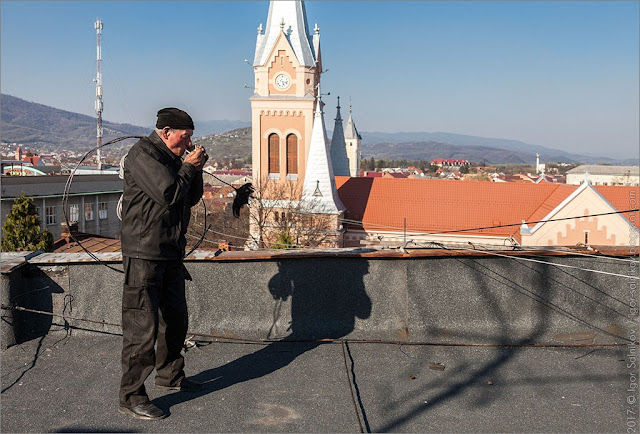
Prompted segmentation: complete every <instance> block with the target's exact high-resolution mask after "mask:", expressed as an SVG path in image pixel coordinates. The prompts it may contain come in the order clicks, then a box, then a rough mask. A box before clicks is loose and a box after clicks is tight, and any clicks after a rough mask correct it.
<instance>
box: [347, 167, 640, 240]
mask: <svg viewBox="0 0 640 434" xmlns="http://www.w3.org/2000/svg"><path fill="white" fill-rule="evenodd" d="M336 183H337V186H338V194H339V196H340V200H341V201H342V203H344V204H345V206H346V207H347V212H346V213H345V222H346V223H345V227H346V229H347V230H346V233H345V235H344V244H345V246H347V247H349V246H351V247H355V246H359V245H361V244H362V243H364V244H376V243H380V242H382V243H387V244H388V243H391V244H394V243H395V244H397V245H402V244H404V243H407V242H408V241H412V242H413V243H417V244H418V245H422V246H428V245H429V243H431V242H436V243H443V244H448V245H459V246H465V247H471V246H472V245H492V246H502V247H505V248H512V247H513V246H573V245H576V244H578V243H581V244H587V245H607V246H629V245H637V244H638V221H639V220H640V218H639V217H638V212H637V211H636V212H634V213H625V214H618V212H620V211H627V210H630V209H634V208H635V209H637V208H638V206H637V204H638V197H639V195H640V194H639V192H638V188H637V187H612V186H593V185H591V184H590V183H588V182H585V183H583V184H582V185H580V186H572V185H566V184H553V183H539V184H534V183H528V184H525V183H493V182H468V183H467V182H464V183H463V182H457V181H446V180H430V179H415V180H414V179H392V178H384V177H382V178H365V177H362V178H346V177H337V178H336ZM605 214H607V215H605Z"/></svg>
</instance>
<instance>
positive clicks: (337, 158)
mask: <svg viewBox="0 0 640 434" xmlns="http://www.w3.org/2000/svg"><path fill="white" fill-rule="evenodd" d="M335 121H336V123H335V126H334V127H333V137H332V138H331V164H332V166H333V174H334V175H335V176H350V172H349V158H348V157H347V143H346V142H345V141H344V127H343V125H342V117H341V116H340V97H338V107H337V114H336V119H335Z"/></svg>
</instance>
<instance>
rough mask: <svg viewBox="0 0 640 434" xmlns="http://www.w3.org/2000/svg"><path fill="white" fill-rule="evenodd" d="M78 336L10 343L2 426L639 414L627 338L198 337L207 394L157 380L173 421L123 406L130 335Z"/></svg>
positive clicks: (445, 423) (185, 426) (480, 420)
mask: <svg viewBox="0 0 640 434" xmlns="http://www.w3.org/2000/svg"><path fill="white" fill-rule="evenodd" d="M74 332H75V331H74V330H66V331H65V330H63V329H60V328H59V329H58V330H54V331H52V332H50V333H49V334H48V335H46V336H44V337H42V338H38V339H35V340H31V341H28V342H25V343H22V344H20V345H15V346H12V347H10V348H8V349H7V350H5V351H3V353H2V394H1V403H2V413H1V426H0V430H1V431H2V432H361V431H368V432H622V431H626V428H627V422H628V419H627V417H628V416H629V415H628V414H627V410H632V411H636V410H637V404H636V405H628V404H627V403H626V400H627V397H628V396H629V395H630V393H629V392H627V389H629V381H630V377H629V370H628V369H627V368H626V364H627V362H628V357H627V356H628V352H629V347H627V346H621V347H579V348H561V347H517V346H511V347H500V346H439V345H402V346H400V345H398V344H381V343H359V342H353V341H351V342H348V343H342V342H334V343H324V344H318V343H293V342H279V343H270V344H267V343H249V342H244V343H243V342H212V341H196V343H197V344H198V345H197V346H195V347H193V348H191V349H189V350H188V352H187V353H186V355H185V358H186V371H187V375H188V376H191V377H192V378H194V379H195V380H198V381H201V382H204V383H205V385H206V387H205V390H204V391H202V392H199V393H196V394H187V393H184V392H173V393H165V392H160V391H157V390H155V389H154V388H153V383H152V381H153V377H150V379H149V380H148V382H147V389H148V391H149V394H150V397H151V399H152V400H153V402H154V403H155V404H156V405H158V406H159V407H161V408H163V409H164V410H165V411H168V412H169V413H170V417H169V418H167V419H164V420H162V421H141V420H137V419H133V418H131V417H130V416H125V415H121V414H119V413H118V412H117V399H118V386H119V380H120V375H121V371H120V361H119V354H120V348H121V339H122V338H121V336H119V335H116V334H105V333H92V334H82V335H77V334H75V333H74ZM636 381H637V380H636ZM634 396H636V395H634ZM635 414H636V415H637V413H635ZM632 416H633V414H632ZM633 420H637V419H633Z"/></svg>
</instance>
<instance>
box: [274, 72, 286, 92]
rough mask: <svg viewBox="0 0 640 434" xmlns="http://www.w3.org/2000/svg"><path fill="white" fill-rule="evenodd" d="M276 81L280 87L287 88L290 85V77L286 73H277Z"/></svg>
mask: <svg viewBox="0 0 640 434" xmlns="http://www.w3.org/2000/svg"><path fill="white" fill-rule="evenodd" d="M275 82H276V86H277V87H278V88H279V89H286V88H287V87H289V77H288V76H286V75H284V74H279V75H277V76H276V80H275Z"/></svg>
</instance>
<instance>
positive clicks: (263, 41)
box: [253, 0, 317, 67]
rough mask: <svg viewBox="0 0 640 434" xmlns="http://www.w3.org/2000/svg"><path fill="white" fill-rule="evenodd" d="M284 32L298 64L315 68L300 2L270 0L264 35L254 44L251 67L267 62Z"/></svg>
mask: <svg viewBox="0 0 640 434" xmlns="http://www.w3.org/2000/svg"><path fill="white" fill-rule="evenodd" d="M285 30H286V32H285V34H286V37H287V40H288V41H289V43H290V44H291V48H293V51H294V53H295V55H296V58H297V59H298V62H299V63H300V64H301V65H302V66H310V67H311V66H315V62H316V55H317V54H316V53H315V51H314V49H313V48H312V46H311V43H310V41H311V39H312V37H311V35H310V34H309V29H308V26H307V13H306V10H305V6H304V2H303V1H301V0H293V1H277V0H271V2H270V3H269V15H268V17H267V26H266V29H265V34H264V37H263V38H260V39H258V42H257V43H256V54H255V57H254V60H253V66H262V65H264V64H265V63H266V62H267V57H268V56H269V54H270V53H271V50H272V49H273V46H274V45H275V43H276V41H277V39H278V37H279V36H280V34H281V33H282V32H283V31H285Z"/></svg>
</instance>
